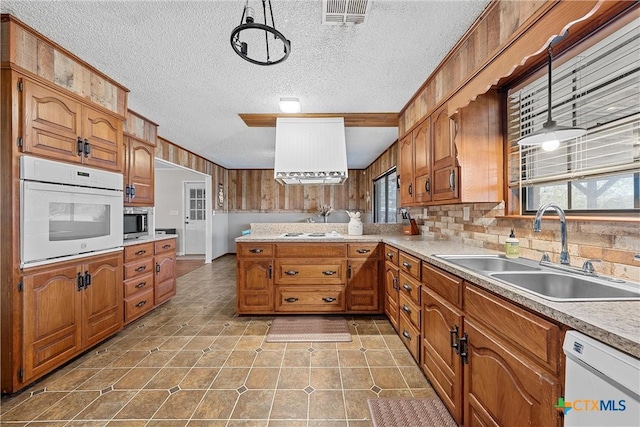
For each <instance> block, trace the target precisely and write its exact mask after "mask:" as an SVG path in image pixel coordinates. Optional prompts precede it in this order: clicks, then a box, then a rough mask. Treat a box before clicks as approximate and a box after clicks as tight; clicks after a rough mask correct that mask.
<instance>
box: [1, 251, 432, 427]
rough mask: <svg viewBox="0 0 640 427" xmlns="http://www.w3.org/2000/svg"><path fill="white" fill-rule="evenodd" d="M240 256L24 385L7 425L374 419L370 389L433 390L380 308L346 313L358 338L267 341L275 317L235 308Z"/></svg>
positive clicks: (338, 426)
mask: <svg viewBox="0 0 640 427" xmlns="http://www.w3.org/2000/svg"><path fill="white" fill-rule="evenodd" d="M235 280H236V279H235V257H234V256H231V255H228V256H225V257H222V258H220V259H218V260H216V261H214V262H213V263H212V264H206V265H204V266H203V267H201V268H198V269H197V270H194V271H192V272H190V273H187V274H186V275H184V276H182V277H180V278H179V279H178V289H177V295H176V297H174V298H173V299H172V300H171V301H170V302H168V303H166V304H165V305H163V306H161V307H158V308H157V309H156V310H155V311H153V312H151V313H149V314H148V315H146V316H144V317H143V318H141V319H139V320H137V321H136V322H134V323H132V324H130V325H128V326H127V327H125V329H124V330H123V331H121V332H120V333H118V334H117V335H115V336H114V337H112V338H110V339H109V340H107V341H105V342H104V343H102V344H101V345H99V346H98V347H96V348H94V349H92V350H90V351H88V352H87V353H85V354H84V355H82V356H80V357H78V358H77V359H75V360H74V361H72V362H70V363H69V364H67V365H66V366H64V367H62V368H60V369H58V370H57V371H55V372H53V373H52V374H50V375H48V376H47V377H45V378H43V379H41V380H40V381H38V382H37V383H35V384H33V385H31V386H30V387H28V388H27V389H25V390H24V391H23V392H21V393H18V394H15V395H12V396H8V397H3V398H2V401H1V406H0V412H1V414H2V415H1V418H0V421H1V422H0V424H2V425H7V426H51V427H58V426H87V427H94V426H95V427H97V426H109V427H112V426H122V427H125V426H127V427H129V426H131V427H138V426H140V427H142V426H163V427H164V426H166V427H174V426H190V427H192V426H193V427H197V426H210V427H222V426H247V427H248V426H251V427H254V426H255V427H258V426H260V427H266V426H269V427H281V426H282V427H321V426H322V427H324V426H328V427H365V426H371V421H370V419H369V417H370V415H369V411H368V408H367V398H372V397H373V398H375V397H377V396H379V397H390V396H403V397H411V396H414V397H428V396H433V395H434V392H433V390H432V388H431V387H430V385H429V383H428V382H427V380H426V378H425V377H424V375H423V374H422V372H421V371H420V369H419V368H418V366H417V365H416V363H415V362H414V361H413V359H412V358H411V356H410V354H409V352H408V351H407V350H406V349H405V347H404V346H403V344H402V342H401V341H400V339H399V338H398V337H397V335H396V333H395V331H394V330H393V328H392V327H391V324H390V323H389V322H388V321H387V320H386V318H385V317H384V316H373V317H372V316H349V317H348V321H349V324H350V328H351V332H352V334H353V342H348V343H267V342H265V335H266V332H267V330H268V327H269V324H270V322H271V320H272V317H269V316H266V317H246V316H240V317H238V316H236V315H235V286H236V285H235V283H236V281H235Z"/></svg>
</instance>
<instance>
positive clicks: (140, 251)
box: [136, 249, 147, 256]
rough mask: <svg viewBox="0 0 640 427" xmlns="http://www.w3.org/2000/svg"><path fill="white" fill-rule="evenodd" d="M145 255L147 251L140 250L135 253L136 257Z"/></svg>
mask: <svg viewBox="0 0 640 427" xmlns="http://www.w3.org/2000/svg"><path fill="white" fill-rule="evenodd" d="M146 253H147V251H146V250H144V249H141V250H139V251H138V252H136V255H138V256H140V255H144V254H146Z"/></svg>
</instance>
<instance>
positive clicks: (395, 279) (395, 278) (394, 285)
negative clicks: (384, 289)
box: [393, 276, 400, 291]
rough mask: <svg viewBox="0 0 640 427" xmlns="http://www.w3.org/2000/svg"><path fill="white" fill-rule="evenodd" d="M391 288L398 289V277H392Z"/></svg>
mask: <svg viewBox="0 0 640 427" xmlns="http://www.w3.org/2000/svg"><path fill="white" fill-rule="evenodd" d="M393 289H395V290H396V291H397V290H399V289H400V286H398V277H397V276H394V277H393Z"/></svg>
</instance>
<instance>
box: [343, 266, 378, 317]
mask: <svg viewBox="0 0 640 427" xmlns="http://www.w3.org/2000/svg"><path fill="white" fill-rule="evenodd" d="M348 263H349V266H348V267H347V293H348V297H347V310H350V311H378V310H379V309H380V291H379V288H380V286H379V284H380V280H379V278H378V272H379V269H378V264H379V261H378V260H377V259H371V260H366V261H360V260H358V261H354V260H349V261H348Z"/></svg>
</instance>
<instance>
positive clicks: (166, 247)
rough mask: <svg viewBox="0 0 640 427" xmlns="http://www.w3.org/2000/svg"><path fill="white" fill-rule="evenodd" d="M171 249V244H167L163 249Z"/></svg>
mask: <svg viewBox="0 0 640 427" xmlns="http://www.w3.org/2000/svg"><path fill="white" fill-rule="evenodd" d="M170 247H171V245H170V244H166V245H164V246H163V247H162V249H169V248H170Z"/></svg>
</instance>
